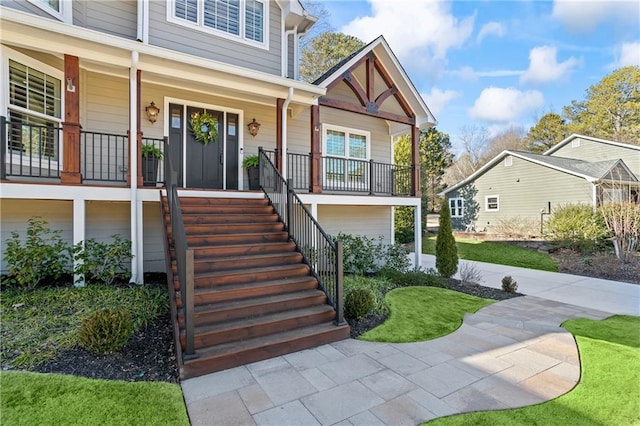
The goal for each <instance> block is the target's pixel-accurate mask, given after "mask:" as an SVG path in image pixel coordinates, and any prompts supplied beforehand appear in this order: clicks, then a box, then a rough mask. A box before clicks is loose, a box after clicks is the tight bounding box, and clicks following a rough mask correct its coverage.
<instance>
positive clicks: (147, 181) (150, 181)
mask: <svg viewBox="0 0 640 426" xmlns="http://www.w3.org/2000/svg"><path fill="white" fill-rule="evenodd" d="M162 158H163V153H162V150H161V149H160V148H158V147H157V146H155V145H151V144H145V145H142V180H143V183H144V185H147V186H149V185H155V184H156V183H157V181H158V163H159V162H160V160H162Z"/></svg>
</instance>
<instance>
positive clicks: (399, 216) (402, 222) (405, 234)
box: [393, 206, 415, 244]
mask: <svg viewBox="0 0 640 426" xmlns="http://www.w3.org/2000/svg"><path fill="white" fill-rule="evenodd" d="M414 212H415V208H414V207H408V206H400V207H396V208H395V209H394V219H393V227H394V234H395V237H396V243H399V244H404V243H410V242H411V241H413V239H414V237H415V233H414V232H413V227H414V225H415V221H414V214H415V213H414Z"/></svg>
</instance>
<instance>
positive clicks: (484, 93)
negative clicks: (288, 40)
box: [322, 0, 640, 146]
mask: <svg viewBox="0 0 640 426" xmlns="http://www.w3.org/2000/svg"><path fill="white" fill-rule="evenodd" d="M322 2H323V3H324V6H325V8H326V10H327V11H328V13H329V17H328V18H329V23H330V25H331V26H332V27H333V29H334V30H336V31H341V32H344V33H347V34H351V35H353V36H356V37H358V38H360V39H361V40H363V41H365V42H369V41H371V40H373V39H375V38H376V37H377V36H379V35H380V34H382V35H384V37H385V38H386V40H387V41H388V42H389V45H390V46H391V49H392V50H393V51H394V52H395V53H396V55H397V56H398V58H399V60H400V62H401V63H402V64H403V66H404V68H405V70H406V71H407V73H408V74H409V77H410V78H411V80H412V81H413V83H414V84H415V86H416V88H417V90H418V91H419V92H420V93H421V94H422V96H423V97H424V99H425V100H426V102H427V105H428V106H429V108H430V109H431V110H432V112H433V113H434V115H435V116H436V118H437V119H438V126H437V128H438V129H439V130H441V131H444V132H445V133H448V134H449V135H450V136H451V139H452V142H453V143H454V146H455V144H456V143H457V142H458V141H457V136H458V135H459V134H460V131H461V129H462V127H463V126H482V127H484V128H486V129H487V131H488V132H489V134H490V135H495V134H497V133H499V132H500V131H502V130H505V129H507V128H509V127H510V126H514V125H515V126H523V127H524V129H525V131H527V130H528V129H529V127H531V126H532V125H533V124H535V123H536V121H537V118H539V117H540V116H542V115H544V114H545V113H547V112H550V111H554V112H561V110H562V107H563V106H565V105H569V104H570V103H571V100H582V99H584V96H585V90H586V89H587V88H588V87H589V86H591V85H592V84H595V83H597V82H599V81H600V80H601V79H602V78H603V77H604V76H605V75H607V74H609V73H610V72H611V71H613V70H614V69H616V68H618V67H620V66H625V65H640V2H637V1H632V2H631V1H608V2H599V1H582V2H578V1H574V0H571V1H557V0H556V1H453V2H450V1H449V2H444V1H443V2H433V1H421V0H365V1H356V0H323V1H322Z"/></svg>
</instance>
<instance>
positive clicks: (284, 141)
mask: <svg viewBox="0 0 640 426" xmlns="http://www.w3.org/2000/svg"><path fill="white" fill-rule="evenodd" d="M291 98H293V87H289V94H288V95H287V99H285V100H284V103H283V104H282V153H281V154H280V155H281V156H282V162H281V163H280V164H282V177H283V178H285V180H286V179H287V133H288V131H287V108H288V107H289V102H291Z"/></svg>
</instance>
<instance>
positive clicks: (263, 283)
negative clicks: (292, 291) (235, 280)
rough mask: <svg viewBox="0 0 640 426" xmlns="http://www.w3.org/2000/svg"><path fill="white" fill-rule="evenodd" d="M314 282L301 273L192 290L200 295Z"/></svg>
mask: <svg viewBox="0 0 640 426" xmlns="http://www.w3.org/2000/svg"><path fill="white" fill-rule="evenodd" d="M311 281H313V282H315V283H316V284H317V283H318V282H317V280H316V279H315V277H313V276H311V275H302V276H299V277H290V278H281V279H278V280H269V281H257V282H250V283H241V284H228V285H221V286H217V287H206V288H195V289H194V290H193V294H194V295H202V294H209V293H222V292H225V291H233V290H248V289H256V291H257V290H259V289H260V288H265V287H273V286H281V285H286V284H298V283H307V282H311Z"/></svg>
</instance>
